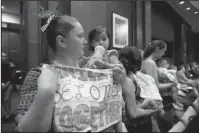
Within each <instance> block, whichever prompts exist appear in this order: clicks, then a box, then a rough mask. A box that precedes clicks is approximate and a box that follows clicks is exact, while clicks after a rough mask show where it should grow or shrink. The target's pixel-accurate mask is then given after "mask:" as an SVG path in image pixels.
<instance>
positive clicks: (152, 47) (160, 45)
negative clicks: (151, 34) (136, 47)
mask: <svg viewBox="0 0 199 133" xmlns="http://www.w3.org/2000/svg"><path fill="white" fill-rule="evenodd" d="M165 47H167V44H166V42H164V41H162V40H155V41H152V42H151V43H150V44H149V45H147V47H146V49H145V51H144V59H146V58H148V57H149V56H150V55H151V54H152V53H153V52H155V51H156V48H159V49H163V48H165Z"/></svg>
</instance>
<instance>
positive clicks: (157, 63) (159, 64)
mask: <svg viewBox="0 0 199 133" xmlns="http://www.w3.org/2000/svg"><path fill="white" fill-rule="evenodd" d="M163 61H164V59H162V58H160V59H157V60H156V61H155V62H156V65H157V66H158V67H160V66H161V64H162V63H163Z"/></svg>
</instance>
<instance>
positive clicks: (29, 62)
mask: <svg viewBox="0 0 199 133" xmlns="http://www.w3.org/2000/svg"><path fill="white" fill-rule="evenodd" d="M39 7H40V2H39V1H24V30H25V32H24V35H25V37H24V38H25V40H24V46H25V55H26V57H27V58H26V59H25V60H26V64H25V65H26V69H30V68H33V67H36V66H38V65H39V63H40V53H41V52H40V50H41V48H40V46H41V45H40V31H39V30H40V26H39V17H38V13H39Z"/></svg>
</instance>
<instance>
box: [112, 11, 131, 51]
mask: <svg viewBox="0 0 199 133" xmlns="http://www.w3.org/2000/svg"><path fill="white" fill-rule="evenodd" d="M112 19H113V21H112V23H113V24H112V26H113V27H112V28H113V48H123V47H125V46H128V42H129V21H128V18H125V17H123V16H120V15H118V14H116V13H113V16H112Z"/></svg>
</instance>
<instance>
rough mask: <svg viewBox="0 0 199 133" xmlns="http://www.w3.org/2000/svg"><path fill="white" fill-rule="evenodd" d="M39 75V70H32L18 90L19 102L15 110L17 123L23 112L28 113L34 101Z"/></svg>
mask: <svg viewBox="0 0 199 133" xmlns="http://www.w3.org/2000/svg"><path fill="white" fill-rule="evenodd" d="M40 73H41V71H40V69H32V70H30V71H29V72H28V74H27V76H26V77H25V79H24V82H23V85H22V86H21V88H20V102H19V105H18V106H17V109H16V112H17V117H16V122H17V123H18V122H19V121H20V119H21V118H22V117H23V115H24V114H25V112H27V111H28V108H29V107H30V105H31V104H32V102H33V100H34V97H35V95H36V92H37V78H38V77H39V75H40Z"/></svg>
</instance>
